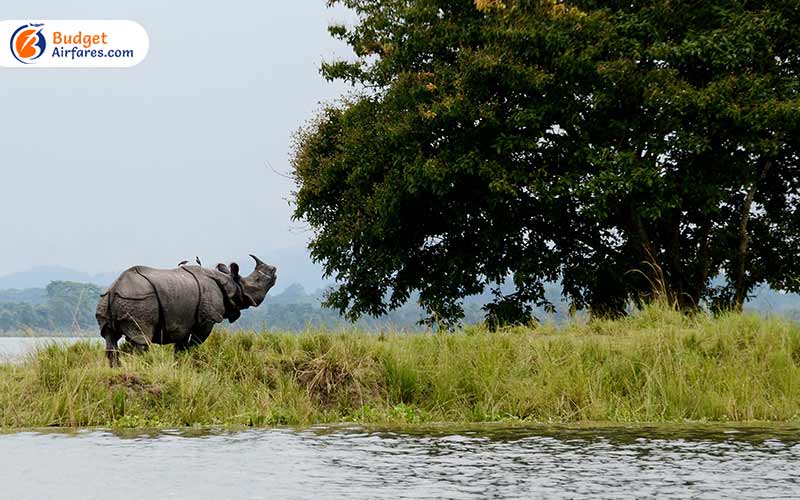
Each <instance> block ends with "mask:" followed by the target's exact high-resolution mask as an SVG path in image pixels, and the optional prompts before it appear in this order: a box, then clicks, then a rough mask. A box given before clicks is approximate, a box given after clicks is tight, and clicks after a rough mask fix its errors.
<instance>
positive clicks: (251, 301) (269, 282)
mask: <svg viewBox="0 0 800 500" xmlns="http://www.w3.org/2000/svg"><path fill="white" fill-rule="evenodd" d="M250 257H252V258H253V260H255V261H256V268H255V269H253V272H252V273H250V274H249V275H247V276H244V277H239V269H238V268H239V266H236V270H235V271H234V270H233V269H231V274H232V275H234V279H237V278H238V281H239V283H240V284H241V286H242V295H243V298H244V304H243V306H244V307H243V309H247V308H248V307H258V306H260V305H261V303H262V302H264V297H266V295H267V292H268V291H269V289H270V288H272V287H273V286H275V280H276V279H277V278H278V275H277V272H278V270H277V269H276V268H275V266H270V265H269V264H266V263H264V262H262V261H261V259H259V258H258V257H256V256H255V255H252V254H251V255H250ZM232 266H233V265H232Z"/></svg>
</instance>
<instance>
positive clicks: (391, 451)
mask: <svg viewBox="0 0 800 500" xmlns="http://www.w3.org/2000/svg"><path fill="white" fill-rule="evenodd" d="M799 436H800V435H799V434H798V433H797V431H796V429H782V430H781V429H777V430H776V429H768V430H764V429H747V428H738V429H728V430H713V431H707V430H702V429H701V430H698V429H681V428H658V429H647V428H641V429H618V428H610V429H558V428H536V429H492V428H488V429H481V430H475V429H470V430H463V431H460V432H453V431H446V430H435V429H433V430H427V431H423V432H399V431H396V430H365V429H359V428H350V429H346V428H327V427H326V428H312V429H306V430H299V431H292V430H286V429H280V430H246V431H238V432H230V431H218V432H208V431H193V432H180V431H165V432H158V433H152V432H151V433H142V432H133V433H113V432H109V431H92V432H78V433H37V432H24V433H17V434H6V435H0V457H2V462H1V463H0V484H2V485H3V493H4V494H3V497H4V498H14V499H27V498H31V499H33V498H55V497H57V498H60V499H69V498H75V499H94V498H97V499H101V498H103V499H106V498H122V499H125V498H131V499H133V498H152V499H156V498H187V499H192V500H201V499H205V498H208V499H215V500H217V499H220V498H229V499H234V498H235V499H250V498H414V499H419V498H451V499H470V498H548V499H550V498H618V499H628V498H631V499H633V498H700V499H702V498H720V497H727V498H740V499H745V498H753V499H757V498H771V499H772V498H796V497H797V496H798V492H800V485H799V482H800V465H798V464H800V439H799Z"/></svg>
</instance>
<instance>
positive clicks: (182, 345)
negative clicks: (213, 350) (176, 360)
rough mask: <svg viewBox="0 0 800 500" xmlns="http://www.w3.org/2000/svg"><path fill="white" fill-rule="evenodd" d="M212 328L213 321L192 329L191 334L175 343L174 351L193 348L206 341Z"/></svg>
mask: <svg viewBox="0 0 800 500" xmlns="http://www.w3.org/2000/svg"><path fill="white" fill-rule="evenodd" d="M213 329H214V323H206V324H202V325H200V326H197V327H195V328H193V329H192V334H191V335H189V337H188V338H186V339H185V340H183V341H181V342H176V343H175V353H176V354H177V353H179V352H183V351H188V350H189V349H193V348H195V347H197V346H199V345H200V344H202V343H203V342H205V341H206V339H207V338H208V336H209V335H211V330H213Z"/></svg>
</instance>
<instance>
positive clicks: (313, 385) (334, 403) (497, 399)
mask: <svg viewBox="0 0 800 500" xmlns="http://www.w3.org/2000/svg"><path fill="white" fill-rule="evenodd" d="M501 420H506V421H522V420H524V421H530V422H560V423H561V422H563V423H566V422H579V421H603V422H682V421H685V420H692V421H727V422H730V421H753V420H760V421H780V422H799V421H800V325H798V324H796V323H790V322H787V321H784V320H778V319H762V318H759V317H757V316H747V315H745V316H742V315H729V316H725V317H722V318H717V319H712V318H708V317H705V316H698V317H694V318H686V317H684V316H682V315H680V314H678V313H674V312H671V311H668V310H663V309H659V308H651V309H648V310H646V311H644V312H640V313H638V314H636V315H635V316H633V317H631V318H628V319H625V320H619V321H592V322H583V323H573V324H569V325H565V326H553V325H545V326H541V327H539V328H537V329H534V330H531V329H522V328H518V329H512V330H508V331H504V332H499V333H488V332H485V331H482V330H480V329H467V330H465V331H463V332H459V333H456V334H438V335H396V334H390V333H387V334H383V335H376V334H368V333H363V332H362V333H359V332H348V333H344V334H342V333H324V332H315V331H309V332H306V333H303V334H300V335H294V334H274V333H264V334H244V333H226V332H224V331H218V332H216V333H215V334H214V335H213V336H212V337H211V338H210V339H209V341H208V342H206V344H204V345H203V346H202V347H201V348H199V349H197V350H196V351H195V352H193V353H191V354H189V355H184V356H181V357H179V358H177V359H176V357H175V356H174V355H173V353H172V350H171V348H161V347H155V348H153V349H152V350H151V351H150V352H149V353H147V354H146V355H126V356H123V362H122V367H121V368H119V369H113V370H112V369H110V368H108V367H107V366H106V359H105V356H104V352H103V350H102V346H101V345H100V344H96V343H95V344H92V343H88V342H79V343H77V344H74V345H70V346H60V345H51V346H48V347H44V348H42V349H40V350H39V351H38V352H37V353H35V354H34V355H32V356H30V357H29V358H28V359H27V360H25V361H24V362H23V363H19V364H6V365H0V426H3V427H41V426H118V427H140V426H141V427H162V426H170V427H172V426H187V425H220V424H221V425H254V426H269V425H281V424H310V423H322V422H343V421H345V422H347V421H352V422H362V423H382V424H387V423H402V424H409V423H410V424H416V423H428V422H455V423H466V422H487V421H501Z"/></svg>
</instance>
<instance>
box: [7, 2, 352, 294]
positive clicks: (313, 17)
mask: <svg viewBox="0 0 800 500" xmlns="http://www.w3.org/2000/svg"><path fill="white" fill-rule="evenodd" d="M325 3H326V2H325V1H324V0H302V1H291V2H286V1H280V2H278V1H267V2H259V1H255V0H252V1H244V0H228V1H225V2H205V3H204V2H190V1H187V0H182V1H176V0H171V1H169V2H165V1H163V0H136V1H134V0H127V1H116V2H108V1H102V0H73V1H70V2H64V1H61V0H28V1H26V2H16V3H14V2H10V3H9V4H8V5H3V8H2V9H0V19H25V20H40V19H44V20H46V19H131V20H135V21H137V22H139V23H140V24H141V25H142V26H144V27H145V29H146V30H147V32H148V34H149V37H150V52H149V55H148V56H147V58H146V59H145V61H144V62H143V63H141V64H140V65H138V66H136V67H134V68H127V69H9V68H0V103H1V104H0V113H2V120H0V169H2V177H0V179H1V180H0V235H2V236H0V237H2V245H0V274H6V273H11V272H15V271H22V270H25V269H28V268H31V267H33V266H40V265H61V266H66V267H71V268H75V269H78V270H81V271H86V272H90V273H98V272H105V271H112V270H121V269H124V268H126V267H128V266H131V265H134V264H147V265H154V266H174V265H175V264H176V263H177V262H178V261H179V260H181V259H184V258H192V259H193V258H194V256H195V255H200V256H201V257H202V258H203V259H204V260H205V261H206V262H207V263H214V262H217V261H228V260H231V259H236V260H242V261H243V260H244V259H246V258H247V257H246V256H247V254H248V253H256V254H258V255H260V256H261V257H262V258H263V259H264V260H266V261H270V262H273V263H276V264H277V265H278V266H279V267H280V265H281V259H283V260H286V259H289V258H295V257H299V256H300V255H301V254H302V253H304V250H303V248H304V247H305V243H306V240H307V239H308V237H309V234H308V233H307V232H304V231H302V230H299V229H298V224H296V223H293V222H292V221H291V220H290V212H291V209H290V207H289V206H288V203H287V198H288V196H289V193H290V191H291V189H292V188H293V185H292V183H291V181H289V180H287V179H285V178H283V177H281V176H279V175H277V174H275V173H273V172H272V171H271V170H270V169H269V168H267V167H266V164H267V162H269V163H271V164H272V166H273V167H274V168H275V169H276V170H278V171H282V172H286V171H288V170H289V164H288V151H289V147H290V143H291V136H292V134H293V132H294V131H295V130H296V129H297V128H298V127H299V126H300V125H302V124H303V122H304V121H306V120H307V119H308V118H310V117H311V116H312V114H313V113H314V111H315V110H316V109H318V108H319V103H320V101H330V100H333V99H335V97H336V96H338V95H341V94H342V93H344V92H346V90H347V89H346V87H344V86H343V85H342V84H331V83H328V82H326V81H324V80H323V79H322V77H321V76H320V75H319V72H318V70H319V66H320V62H321V61H323V60H329V59H332V58H334V57H335V56H347V55H348V54H349V51H348V50H347V47H346V46H344V45H342V44H340V43H338V42H336V41H334V40H332V39H331V38H330V36H329V35H328V33H327V31H326V27H327V26H328V25H329V24H331V23H332V22H334V21H342V20H345V19H347V14H346V12H344V11H342V10H331V9H327V8H326V6H325ZM2 47H5V42H4V44H3V45H2ZM300 229H301V228H300ZM289 279H291V278H290V277H289Z"/></svg>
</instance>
